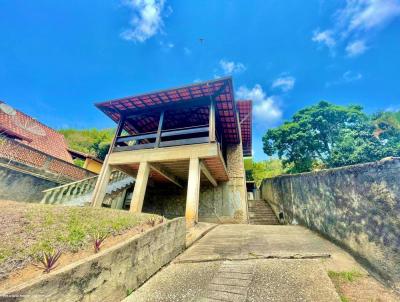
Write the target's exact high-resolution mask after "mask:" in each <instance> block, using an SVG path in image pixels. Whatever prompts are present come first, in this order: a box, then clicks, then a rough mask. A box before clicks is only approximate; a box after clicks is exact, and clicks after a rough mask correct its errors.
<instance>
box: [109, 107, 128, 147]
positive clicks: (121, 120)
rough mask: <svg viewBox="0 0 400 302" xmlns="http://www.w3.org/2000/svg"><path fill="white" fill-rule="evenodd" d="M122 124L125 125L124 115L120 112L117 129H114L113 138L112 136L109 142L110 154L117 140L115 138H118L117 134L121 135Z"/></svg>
mask: <svg viewBox="0 0 400 302" xmlns="http://www.w3.org/2000/svg"><path fill="white" fill-rule="evenodd" d="M124 125H125V116H123V115H122V114H121V113H120V120H119V122H118V127H117V130H116V131H115V135H114V138H113V140H112V142H111V145H110V149H109V150H108V154H111V153H112V152H113V150H114V147H115V144H116V142H117V138H118V136H120V135H121V133H122V130H124Z"/></svg>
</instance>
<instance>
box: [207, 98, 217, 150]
mask: <svg viewBox="0 0 400 302" xmlns="http://www.w3.org/2000/svg"><path fill="white" fill-rule="evenodd" d="M208 133H209V136H208V138H209V141H210V143H213V142H215V102H214V98H213V97H211V103H210V118H209V132H208Z"/></svg>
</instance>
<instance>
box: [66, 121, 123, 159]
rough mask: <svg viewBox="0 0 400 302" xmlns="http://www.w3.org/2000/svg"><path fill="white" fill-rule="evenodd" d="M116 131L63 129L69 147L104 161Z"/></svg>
mask: <svg viewBox="0 0 400 302" xmlns="http://www.w3.org/2000/svg"><path fill="white" fill-rule="evenodd" d="M114 131H115V130H114V129H102V130H98V129H83V130H78V129H72V128H71V129H62V130H59V132H60V133H62V134H63V135H64V137H65V139H66V140H67V143H68V147H69V148H71V149H73V150H76V151H81V152H84V153H88V154H91V155H93V156H96V157H97V158H99V159H104V158H105V156H106V155H107V153H108V149H109V147H110V143H111V141H112V138H113V136H114Z"/></svg>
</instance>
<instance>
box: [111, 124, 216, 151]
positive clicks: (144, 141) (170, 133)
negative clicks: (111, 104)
mask: <svg viewBox="0 0 400 302" xmlns="http://www.w3.org/2000/svg"><path fill="white" fill-rule="evenodd" d="M157 136H158V132H150V133H143V134H138V135H129V136H119V137H117V139H116V146H115V148H114V152H119V151H130V150H138V149H151V148H162V147H171V146H180V145H191V144H201V143H207V142H209V127H208V125H201V126H195V127H191V128H181V129H168V130H162V131H161V132H160V134H159V136H160V139H159V140H157Z"/></svg>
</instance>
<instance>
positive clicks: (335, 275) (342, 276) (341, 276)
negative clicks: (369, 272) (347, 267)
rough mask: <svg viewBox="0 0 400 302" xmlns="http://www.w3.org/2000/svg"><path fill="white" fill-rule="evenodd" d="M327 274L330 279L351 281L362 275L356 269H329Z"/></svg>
mask: <svg viewBox="0 0 400 302" xmlns="http://www.w3.org/2000/svg"><path fill="white" fill-rule="evenodd" d="M328 276H329V277H330V278H331V279H332V280H339V281H342V282H343V281H344V282H353V281H355V280H357V279H358V278H360V277H362V276H363V275H362V274H361V273H360V272H357V271H352V272H334V271H329V272H328Z"/></svg>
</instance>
